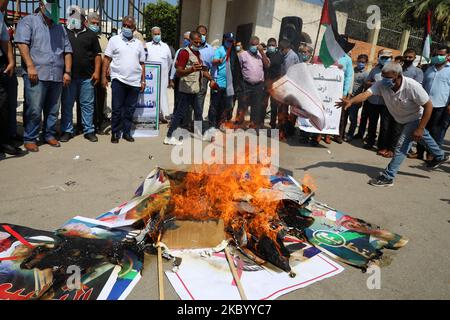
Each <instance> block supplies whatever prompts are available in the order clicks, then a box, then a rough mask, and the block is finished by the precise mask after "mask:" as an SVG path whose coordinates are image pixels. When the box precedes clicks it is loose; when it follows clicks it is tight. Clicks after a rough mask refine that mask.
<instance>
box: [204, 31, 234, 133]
mask: <svg viewBox="0 0 450 320" xmlns="http://www.w3.org/2000/svg"><path fill="white" fill-rule="evenodd" d="M213 65H214V66H215V67H216V68H217V72H216V74H215V81H216V83H217V86H216V87H215V88H211V106H210V107H209V112H208V120H209V123H210V126H211V127H212V128H220V127H221V126H222V124H223V123H224V122H226V121H227V120H228V118H229V115H230V113H232V111H233V98H234V96H235V95H236V94H237V95H239V93H240V89H241V87H242V84H241V81H240V78H241V73H240V65H239V59H238V57H237V54H236V51H235V48H234V34H233V33H231V32H230V33H226V34H224V36H223V42H222V46H221V47H219V48H218V49H217V50H216V53H215V54H214V59H213Z"/></svg>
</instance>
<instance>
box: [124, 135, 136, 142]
mask: <svg viewBox="0 0 450 320" xmlns="http://www.w3.org/2000/svg"><path fill="white" fill-rule="evenodd" d="M122 138H123V139H124V140H126V141H128V142H134V138H133V137H132V136H131V135H129V134H124V135H123V137H122Z"/></svg>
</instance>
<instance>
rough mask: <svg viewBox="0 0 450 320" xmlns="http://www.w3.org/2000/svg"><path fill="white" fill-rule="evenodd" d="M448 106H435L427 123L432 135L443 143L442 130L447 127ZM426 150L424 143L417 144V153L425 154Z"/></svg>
mask: <svg viewBox="0 0 450 320" xmlns="http://www.w3.org/2000/svg"><path fill="white" fill-rule="evenodd" d="M446 113H447V108H446V107H443V108H433V113H432V114H431V118H430V121H428V124H427V130H428V131H429V132H430V135H431V136H432V137H433V139H434V140H435V141H436V142H438V143H442V139H441V136H442V131H443V130H444V129H445V123H446V117H447V114H446ZM425 151H426V147H425V146H423V145H422V144H420V143H419V144H417V153H418V154H420V155H423V153H424V152H425Z"/></svg>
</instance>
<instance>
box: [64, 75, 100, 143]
mask: <svg viewBox="0 0 450 320" xmlns="http://www.w3.org/2000/svg"><path fill="white" fill-rule="evenodd" d="M94 92H95V91H94V85H93V84H92V80H91V79H72V81H71V83H70V85H69V86H68V87H67V88H64V89H63V92H62V105H61V133H71V134H73V132H74V129H73V105H74V104H75V100H76V99H77V97H78V96H79V98H80V108H81V122H82V123H83V132H84V134H88V133H94V132H95V127H94V123H93V121H94V103H95V94H94Z"/></svg>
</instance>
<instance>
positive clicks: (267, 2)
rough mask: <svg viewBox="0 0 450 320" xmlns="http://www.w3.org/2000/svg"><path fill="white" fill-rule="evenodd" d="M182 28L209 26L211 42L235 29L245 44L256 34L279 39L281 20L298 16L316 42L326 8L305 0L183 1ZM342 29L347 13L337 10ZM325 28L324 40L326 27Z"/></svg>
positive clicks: (263, 39)
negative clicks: (322, 14) (323, 9)
mask: <svg viewBox="0 0 450 320" xmlns="http://www.w3.org/2000/svg"><path fill="white" fill-rule="evenodd" d="M180 4H181V22H180V29H181V30H180V31H181V33H183V32H184V31H188V30H193V29H195V27H196V26H197V25H199V24H202V25H205V26H207V27H208V29H209V35H208V42H209V43H212V44H216V43H220V42H221V41H222V35H223V34H224V33H225V32H234V33H236V34H237V37H238V40H239V41H242V42H243V44H244V46H245V45H246V44H247V43H248V40H249V39H250V37H251V36H252V35H256V36H258V37H259V38H260V39H261V41H263V42H266V41H267V39H269V38H271V37H274V38H276V39H278V36H279V33H280V27H281V20H282V19H283V17H286V16H298V17H300V18H302V20H303V29H302V32H303V33H304V36H305V37H306V39H308V38H309V39H311V43H313V44H314V42H315V40H316V37H317V31H318V29H319V27H320V17H321V13H322V7H321V6H318V5H314V4H311V3H308V2H304V1H301V0H183V1H180ZM337 20H338V28H339V32H340V33H344V30H345V27H346V24H347V14H345V13H342V12H337ZM322 29H323V30H321V33H320V36H319V41H321V38H322V35H323V33H324V29H325V28H322Z"/></svg>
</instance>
